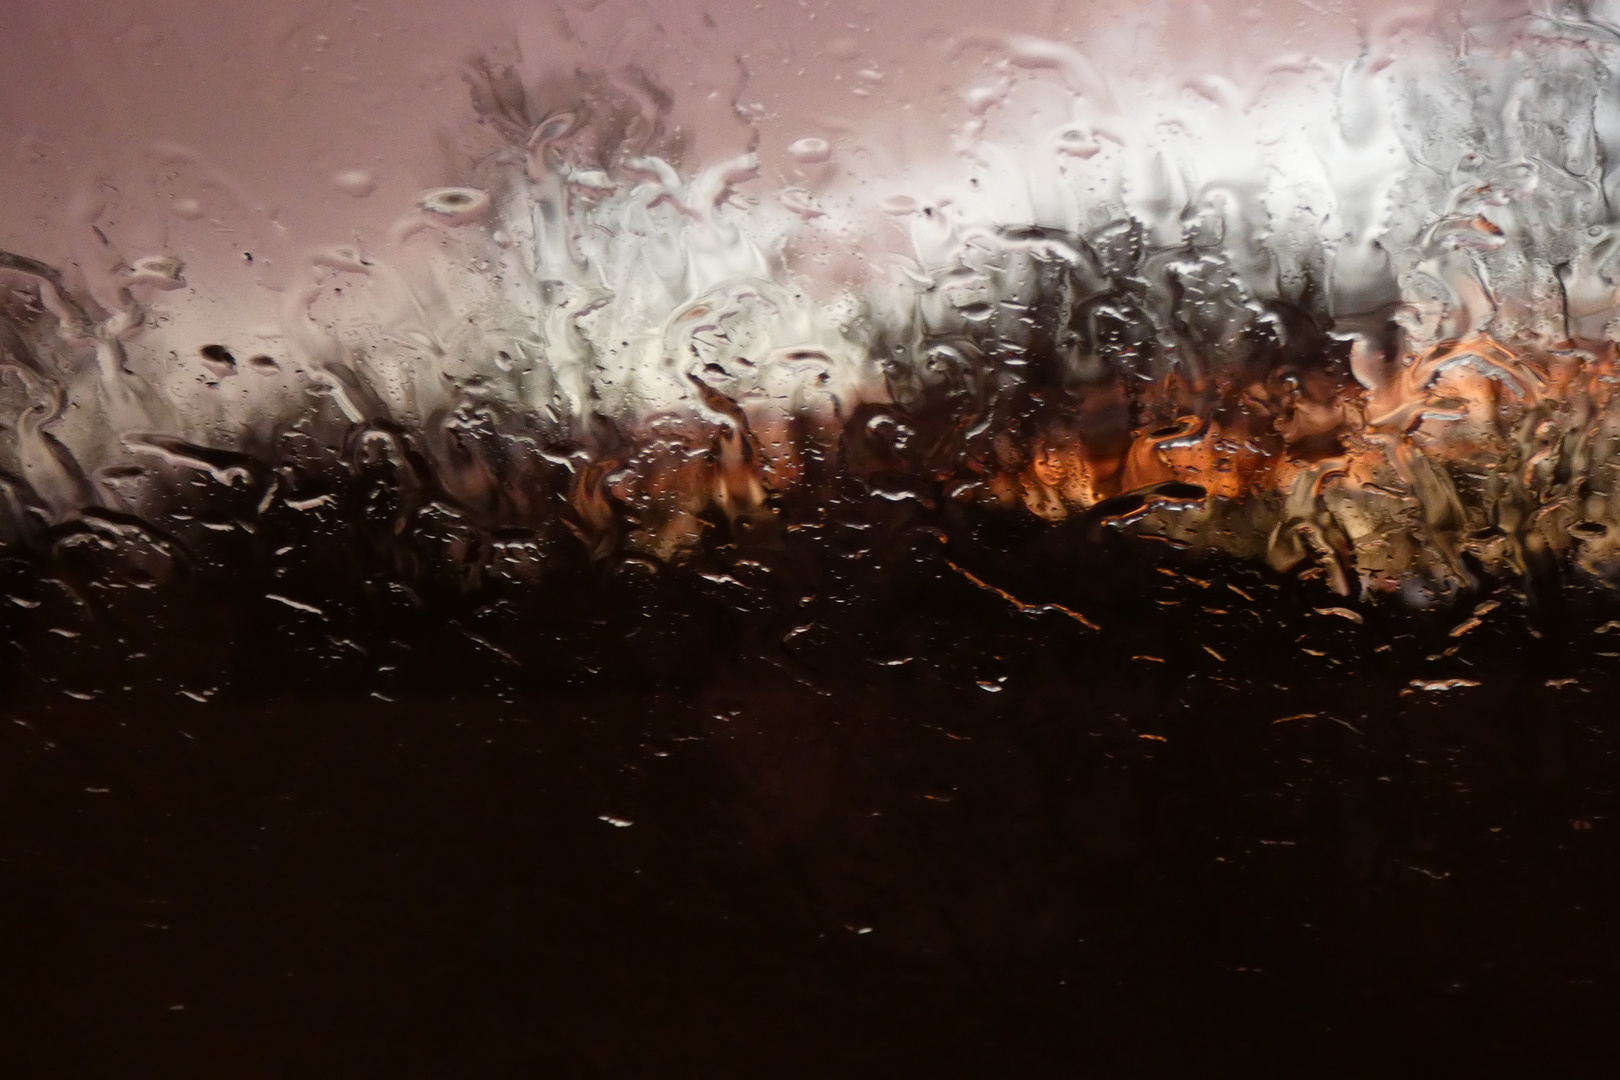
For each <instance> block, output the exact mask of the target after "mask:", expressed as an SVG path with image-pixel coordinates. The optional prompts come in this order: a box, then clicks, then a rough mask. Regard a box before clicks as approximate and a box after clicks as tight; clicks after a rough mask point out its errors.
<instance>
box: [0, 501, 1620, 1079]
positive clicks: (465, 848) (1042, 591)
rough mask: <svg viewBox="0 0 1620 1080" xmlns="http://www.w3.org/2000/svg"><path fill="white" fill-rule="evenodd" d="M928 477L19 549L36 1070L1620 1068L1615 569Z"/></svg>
mask: <svg viewBox="0 0 1620 1080" xmlns="http://www.w3.org/2000/svg"><path fill="white" fill-rule="evenodd" d="M886 512H887V511H883V510H882V509H881V507H879V509H878V510H874V515H876V516H874V517H872V518H871V519H870V520H867V521H865V522H858V523H856V524H855V525H854V526H851V527H850V528H848V529H845V530H843V531H839V530H838V529H836V528H832V527H829V530H828V531H827V532H825V533H815V534H814V535H809V534H807V535H805V536H803V537H800V538H798V539H795V537H793V536H789V537H788V538H786V539H785V540H778V541H776V542H773V545H772V546H771V547H770V550H769V551H766V552H764V553H750V552H748V551H745V550H744V551H740V550H738V549H736V548H732V547H728V546H722V547H720V548H719V549H718V550H717V551H716V552H715V553H712V554H711V555H707V556H705V557H704V558H703V559H699V560H697V562H696V563H695V564H694V565H693V566H691V567H689V568H687V569H684V570H680V571H670V570H667V569H662V570H652V569H651V568H649V567H646V566H644V565H639V564H622V565H620V566H619V567H617V568H616V569H611V570H609V569H604V568H602V567H600V566H592V565H590V564H588V563H586V562H584V561H579V562H578V565H569V564H567V563H566V559H567V556H565V555H558V554H556V552H554V551H553V552H552V553H551V554H549V555H547V554H546V552H545V550H544V549H545V545H544V544H543V543H541V542H540V541H538V540H536V541H534V543H533V544H531V545H530V546H531V547H532V548H533V550H534V551H535V552H539V554H538V555H536V556H535V557H536V558H542V557H543V558H549V559H552V560H553V561H552V563H549V564H547V566H548V569H547V570H546V572H545V573H543V574H536V575H531V577H532V580H527V581H525V580H521V578H522V575H521V574H519V575H516V576H515V577H511V578H509V579H508V578H501V577H499V576H498V575H497V576H491V577H486V578H484V579H481V580H479V581H476V582H472V583H470V584H469V583H468V582H467V581H450V582H448V583H445V582H440V583H439V585H438V586H435V585H433V583H432V582H431V581H429V582H428V583H427V584H422V580H423V579H422V576H421V574H419V575H418V579H417V584H416V585H415V586H411V587H407V586H403V585H400V584H398V582H397V580H396V581H390V580H388V579H387V577H386V575H379V574H373V573H370V572H367V573H356V572H355V571H354V570H353V569H352V568H350V567H346V566H344V565H341V562H340V561H339V562H334V561H333V559H332V558H331V557H329V553H328V554H327V555H320V554H319V553H318V552H317V553H316V554H312V555H310V556H309V557H308V558H307V559H305V560H304V561H303V562H298V561H297V554H296V552H292V553H291V554H289V552H284V551H277V552H276V554H277V556H278V557H279V558H280V559H281V562H280V563H277V562H276V561H275V560H273V559H269V558H268V557H265V556H263V555H260V556H255V557H254V558H251V559H250V558H246V557H243V558H241V559H239V560H237V561H234V562H233V561H230V559H228V558H223V557H222V559H221V560H220V561H218V562H217V563H214V564H211V565H213V566H214V567H215V569H213V570H209V569H207V568H206V567H204V568H202V569H197V568H193V570H192V571H190V572H189V573H187V574H178V573H177V574H173V575H170V576H169V578H167V579H163V577H164V575H163V573H161V572H159V571H160V570H161V568H159V569H158V570H154V569H153V566H154V563H153V560H157V561H158V562H161V561H162V558H163V557H165V556H163V555H162V553H161V552H159V553H158V554H157V555H153V554H152V553H151V552H150V551H147V552H146V553H145V554H142V555H140V556H139V557H138V558H137V557H136V556H133V555H131V554H130V553H129V552H128V551H124V550H122V549H119V548H118V545H117V544H116V543H111V542H109V543H106V544H101V545H100V546H99V547H98V546H97V545H94V544H91V545H88V546H84V545H80V546H78V547H75V546H74V545H73V544H68V545H66V546H63V545H61V544H58V545H57V554H56V555H55V556H52V558H53V559H54V560H55V561H49V560H44V559H43V557H40V558H20V557H19V558H17V559H13V560H11V561H10V562H8V563H6V564H5V566H6V571H5V572H6V575H7V577H6V581H5V586H6V589H5V591H6V592H7V594H8V596H10V597H11V599H10V600H9V601H8V603H7V604H6V607H5V610H6V614H5V616H4V618H5V620H6V623H5V627H6V635H7V637H8V639H9V641H10V644H8V645H6V650H7V656H6V659H5V660H4V665H5V667H4V669H3V671H0V676H3V678H4V680H5V683H4V696H3V700H0V926H3V928H4V929H3V931H0V1047H3V1051H0V1056H3V1059H4V1066H3V1068H4V1072H5V1075H7V1076H11V1077H83V1078H91V1077H109V1078H111V1077H116V1078H120V1080H125V1078H145V1077H153V1078H156V1077H164V1078H191V1077H197V1078H203V1077H220V1076H231V1077H235V1078H240V1080H247V1078H261V1077H262V1078H282V1077H287V1078H292V1077H301V1078H312V1077H334V1078H338V1077H341V1078H362V1077H389V1078H400V1080H403V1078H424V1080H425V1078H441V1077H442V1078H457V1080H459V1078H470V1077H489V1078H505V1077H536V1078H547V1080H550V1078H558V1080H563V1078H612V1080H620V1078H641V1077H646V1078H660V1080H664V1078H670V1080H674V1078H688V1077H691V1078H698V1077H704V1078H708V1077H715V1078H750V1077H771V1078H798V1077H803V1078H815V1080H820V1078H830V1077H874V1078H876V1077H885V1078H889V1077H928V1078H947V1077H964V1078H986V1080H988V1078H1001V1077H1009V1078H1026V1077H1027V1078H1044V1077H1157V1076H1177V1077H1190V1076H1199V1077H1202V1076H1278V1077H1292V1076H1302V1077H1383V1076H1391V1075H1399V1076H1408V1075H1410V1076H1419V1075H1421V1076H1458V1075H1475V1076H1481V1075H1487V1076H1514V1077H1518V1076H1531V1075H1535V1076H1556V1075H1568V1076H1574V1075H1599V1074H1600V1070H1603V1069H1604V1068H1605V1067H1606V1066H1607V1065H1608V1064H1609V1063H1610V1062H1611V1061H1612V1060H1613V1059H1614V1056H1615V1053H1616V1051H1617V1050H1620V1028H1617V1026H1616V1024H1615V1022H1614V1017H1615V1015H1616V1008H1617V1007H1620V970H1617V966H1620V922H1617V919H1616V916H1617V915H1620V800H1617V795H1616V784H1617V781H1620V767H1617V763H1616V757H1615V751H1616V749H1617V746H1620V717H1617V716H1616V715H1615V709H1614V706H1613V704H1612V703H1613V702H1614V701H1615V699H1616V697H1615V695H1616V692H1617V690H1620V659H1617V658H1616V656H1615V655H1613V653H1611V652H1610V651H1609V643H1610V641H1611V638H1612V643H1613V650H1614V652H1620V633H1616V634H1613V635H1610V634H1605V633H1599V632H1598V631H1599V629H1600V628H1601V627H1603V626H1604V625H1605V623H1606V621H1607V619H1608V618H1609V617H1610V616H1611V614H1612V612H1610V611H1609V610H1608V609H1607V602H1606V601H1605V600H1604V599H1603V595H1602V593H1603V590H1601V589H1598V588H1596V587H1591V586H1580V585H1578V584H1577V583H1573V582H1570V581H1563V582H1552V583H1542V584H1541V585H1539V586H1537V588H1536V589H1533V590H1531V591H1530V592H1529V593H1528V594H1527V593H1526V592H1524V591H1521V587H1520V586H1518V585H1513V584H1508V583H1500V582H1499V583H1490V582H1483V583H1482V584H1481V586H1480V588H1479V589H1478V590H1476V591H1475V593H1473V594H1471V595H1467V596H1462V597H1458V598H1455V599H1453V600H1451V601H1448V602H1447V603H1444V604H1441V605H1439V606H1438V607H1436V608H1433V609H1431V610H1429V611H1426V612H1425V611H1412V610H1409V609H1406V608H1404V607H1401V606H1399V605H1396V604H1392V603H1383V604H1371V603H1361V602H1349V603H1347V602H1345V601H1342V600H1339V599H1337V598H1335V597H1333V596H1332V595H1331V594H1329V593H1327V592H1326V591H1325V590H1324V589H1323V588H1322V587H1321V585H1320V584H1319V583H1315V582H1311V581H1305V582H1298V581H1289V580H1284V579H1283V578H1281V577H1279V576H1275V575H1270V574H1269V573H1267V572H1263V571H1260V570H1256V569H1253V568H1251V567H1248V566H1243V565H1238V564H1236V563H1231V562H1221V561H1218V560H1216V561H1211V560H1210V559H1208V558H1204V559H1197V558H1195V557H1194V556H1193V555H1191V554H1189V553H1187V552H1183V551H1179V550H1176V549H1175V548H1173V547H1171V546H1166V545H1164V544H1162V543H1155V542H1151V541H1148V540H1133V539H1129V538H1126V537H1123V536H1114V535H1112V534H1108V535H1100V536H1099V535H1096V534H1093V535H1089V536H1088V537H1086V538H1082V539H1083V540H1084V542H1083V543H1082V542H1080V540H1077V538H1076V537H1074V536H1068V535H1066V534H1065V533H1064V532H1063V530H1061V529H1047V528H1044V527H1043V528H1042V529H1041V530H1039V531H1037V530H1034V529H1033V528H1031V529H1027V530H1024V531H1022V532H1021V531H1019V529H1016V528H1013V529H1010V531H1009V527H1005V526H994V525H991V526H975V528H977V529H978V531H977V532H975V531H974V530H973V529H967V530H964V531H962V532H960V533H958V534H955V535H953V537H952V539H951V540H950V542H949V543H946V542H945V541H944V540H943V539H942V536H941V534H938V533H936V532H935V531H932V530H931V529H929V528H926V527H915V523H907V522H905V521H898V520H897V521H894V522H888V523H885V521H884V520H883V519H882V517H881V514H882V513H886ZM997 528H1000V529H1001V530H1002V532H1001V533H997V532H996V529H997ZM813 532H814V530H812V533H813ZM256 542H263V537H262V536H261V537H260V538H259V540H258V541H256ZM86 552H90V554H88V555H87V554H85V553H86ZM226 554H227V555H229V553H228V552H227V553H226ZM289 558H290V559H292V560H293V561H291V562H289V561H288V560H289ZM86 559H89V560H90V561H89V562H86V561H85V560H86ZM75 560H78V561H75ZM98 560H99V561H98ZM557 560H562V563H558V562H557ZM136 563H139V564H140V567H136V568H135V569H132V567H135V564H136ZM227 566H230V567H236V568H238V569H237V570H236V571H233V572H230V573H227V572H223V571H222V570H220V569H219V567H227ZM254 567H257V568H258V569H242V568H254ZM140 568H144V569H140ZM136 569H140V572H139V573H137V572H136ZM424 573H425V572H424ZM429 576H430V575H429ZM159 579H163V580H159ZM996 589H1000V590H1003V593H1005V595H1003V593H998V592H996V591H995V590H996ZM1010 598H1016V601H1017V603H1015V602H1014V599H1010ZM1491 600H1495V601H1497V602H1498V603H1499V604H1500V606H1499V607H1497V608H1494V609H1491V608H1489V607H1488V604H1489V602H1490V601H1491ZM1051 603H1059V604H1062V605H1064V606H1065V607H1066V608H1067V609H1069V610H1070V611H1073V612H1075V613H1077V614H1083V615H1084V616H1085V617H1086V618H1087V619H1090V620H1092V621H1093V622H1095V623H1096V624H1097V625H1098V626H1099V627H1100V630H1092V629H1090V628H1088V627H1086V626H1085V625H1083V623H1082V622H1081V621H1080V620H1079V619H1077V618H1075V617H1073V616H1071V615H1070V614H1068V613H1067V612H1066V611H1065V610H1062V609H1054V608H1050V607H1048V608H1042V607H1041V606H1040V605H1043V604H1051ZM1481 603H1485V604H1487V609H1486V612H1485V614H1484V615H1483V616H1482V617H1481V622H1480V624H1479V625H1477V626H1475V627H1472V628H1469V629H1467V630H1464V631H1463V632H1461V633H1459V634H1456V635H1455V636H1453V635H1454V631H1455V630H1456V628H1457V627H1458V626H1459V625H1461V624H1462V623H1463V622H1464V621H1465V620H1466V619H1467V618H1468V617H1469V616H1470V614H1471V613H1472V612H1473V611H1474V610H1475V609H1476V607H1477V605H1479V604H1481ZM1018 604H1023V605H1024V606H1023V607H1022V608H1020V607H1019V606H1018ZM1334 608H1341V609H1343V610H1338V611H1335V610H1333V609H1334ZM1352 616H1353V617H1352ZM1356 618H1360V619H1361V620H1362V622H1359V623H1358V622H1357V621H1355V619H1356ZM1453 648H1454V649H1455V651H1454V652H1453V653H1452V654H1450V655H1447V654H1446V650H1448V649H1453ZM1457 679H1461V680H1465V682H1464V683H1450V684H1448V683H1446V682H1444V680H1457ZM1413 680H1419V681H1420V682H1421V683H1423V684H1424V685H1421V686H1416V687H1414V685H1413ZM1570 680H1572V681H1570ZM1467 683H1477V684H1478V685H1467ZM1443 687H1449V688H1443Z"/></svg>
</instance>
